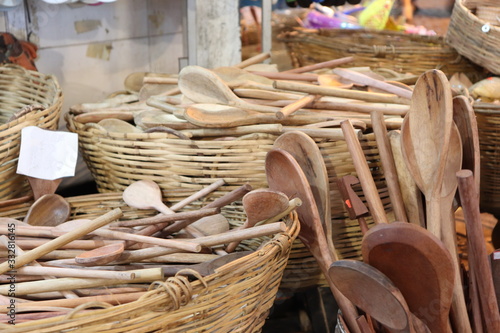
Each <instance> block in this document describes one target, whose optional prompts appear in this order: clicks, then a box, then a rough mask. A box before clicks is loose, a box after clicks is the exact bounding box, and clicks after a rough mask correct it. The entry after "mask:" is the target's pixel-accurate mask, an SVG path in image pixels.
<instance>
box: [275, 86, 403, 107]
mask: <svg viewBox="0 0 500 333" xmlns="http://www.w3.org/2000/svg"><path fill="white" fill-rule="evenodd" d="M273 86H274V88H276V89H284V90H291V91H300V92H305V93H309V94H315V95H323V96H334V97H342V98H352V99H357V100H361V101H367V102H373V103H393V104H409V103H410V101H409V100H408V99H406V98H401V97H399V96H397V95H393V94H381V93H372V92H366V91H357V90H349V89H339V88H333V87H320V86H316V85H312V84H303V83H296V82H289V81H274V83H273Z"/></svg>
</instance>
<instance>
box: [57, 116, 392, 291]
mask: <svg viewBox="0 0 500 333" xmlns="http://www.w3.org/2000/svg"><path fill="white" fill-rule="evenodd" d="M66 120H67V124H68V128H69V130H70V131H72V132H75V133H78V135H79V144H80V151H81V153H82V156H83V158H84V160H85V162H86V163H87V165H88V167H89V169H90V171H91V173H92V175H93V177H94V179H95V180H96V182H97V186H98V190H99V191H100V192H109V191H121V190H123V189H124V188H125V187H126V186H128V185H129V184H130V183H132V182H134V181H136V180H140V179H150V180H153V181H155V182H156V183H158V184H159V186H160V188H161V189H162V190H163V196H164V198H165V199H166V200H167V201H170V202H172V203H173V202H177V201H179V200H182V199H184V198H185V197H186V196H188V195H190V194H191V193H192V192H194V191H198V190H200V189H201V188H203V187H204V186H206V185H208V184H211V183H212V182H213V181H214V180H215V178H224V179H225V180H226V182H227V185H225V186H223V187H221V188H220V189H219V190H218V191H216V192H214V193H212V194H211V195H210V196H209V197H208V198H207V200H212V199H214V198H217V197H219V196H221V195H223V194H225V193H226V192H227V191H230V190H232V189H234V188H237V187H239V186H241V185H243V184H245V183H247V182H248V183H250V184H251V185H252V186H253V188H260V187H267V181H266V174H265V156H266V154H267V152H268V151H269V150H270V149H271V148H272V146H273V144H274V140H275V139H276V138H277V136H275V135H269V134H261V133H255V134H253V135H248V136H242V137H240V138H239V139H238V140H233V141H223V140H220V141H219V140H181V139H177V138H168V135H167V134H166V133H110V132H108V131H106V130H105V129H104V128H103V127H101V126H99V125H97V124H94V123H87V124H83V123H80V122H78V121H75V116H74V115H73V114H72V112H70V113H68V114H67V116H66ZM315 141H316V143H317V144H318V146H319V148H320V151H321V153H322V155H323V157H324V161H325V164H326V168H327V171H328V174H329V178H330V196H331V205H330V206H331V209H332V224H333V230H334V232H333V241H334V244H335V246H336V250H337V252H338V255H339V257H340V258H343V259H348V258H349V259H359V258H361V249H360V246H361V239H362V233H361V230H360V228H359V225H358V222H357V221H356V220H350V219H349V218H348V213H347V211H346V209H345V207H344V203H343V201H342V199H341V196H340V191H339V190H338V186H337V179H338V177H342V176H345V175H347V174H354V175H355V174H356V172H355V168H354V166H353V164H352V159H351V156H350V153H349V150H348V148H347V144H346V142H345V141H344V140H338V141H335V140H331V139H319V138H317V139H315ZM361 142H362V147H363V150H364V153H365V156H366V160H367V162H368V164H369V166H370V168H371V171H372V175H373V177H374V179H375V181H376V184H377V187H378V189H379V192H380V196H381V198H382V200H383V202H384V203H385V208H386V211H387V212H390V211H391V206H390V202H389V199H388V193H387V189H386V183H385V179H384V176H383V170H382V168H381V162H380V160H379V155H378V148H377V143H376V141H375V136H374V135H373V134H367V135H365V136H363V138H362V140H361ZM355 190H356V192H357V193H358V194H359V196H360V197H361V198H362V199H364V198H363V195H362V190H361V186H358V188H355ZM224 214H225V215H226V216H228V217H229V218H230V220H231V222H232V223H233V224H235V225H241V224H242V223H243V222H244V221H245V215H244V212H243V209H242V207H241V204H239V203H236V204H234V205H231V206H229V207H226V208H225V211H224ZM389 218H392V216H391V215H390V216H389ZM367 221H368V222H369V223H373V221H372V220H371V218H368V219H367ZM241 246H247V247H248V248H255V247H254V246H253V245H252V244H246V243H245V242H242V245H241ZM289 268H290V269H287V271H286V272H285V273H284V276H283V281H282V287H283V288H284V289H292V290H297V289H301V288H307V287H310V286H314V285H318V284H324V283H325V280H324V277H323V275H322V274H321V271H320V269H319V267H318V265H317V263H316V261H315V260H314V257H313V256H312V255H311V253H310V252H309V251H308V250H307V249H306V248H305V246H304V245H303V244H302V243H301V242H300V240H297V241H296V242H295V244H294V246H293V248H292V253H291V255H290V263H289Z"/></svg>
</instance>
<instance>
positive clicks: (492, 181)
mask: <svg viewBox="0 0 500 333" xmlns="http://www.w3.org/2000/svg"><path fill="white" fill-rule="evenodd" d="M473 107H474V111H475V113H476V119H477V127H478V128H479V148H480V150H481V184H480V202H481V209H482V210H484V211H487V212H489V213H492V214H495V215H497V216H498V215H499V214H500V150H499V149H498V147H500V105H498V104H492V103H474V105H473Z"/></svg>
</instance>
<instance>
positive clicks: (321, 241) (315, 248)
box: [266, 148, 360, 333]
mask: <svg viewBox="0 0 500 333" xmlns="http://www.w3.org/2000/svg"><path fill="white" fill-rule="evenodd" d="M266 176H267V181H268V184H269V187H270V188H271V189H274V190H277V191H281V192H283V193H285V194H286V195H288V196H289V197H298V198H300V199H301V200H302V201H303V202H304V204H303V205H301V206H300V207H298V208H297V213H298V215H299V219H300V222H301V228H300V233H299V238H300V240H301V241H302V242H303V243H304V245H305V246H306V247H307V248H308V249H309V251H311V253H312V255H313V256H314V258H315V259H316V261H317V262H318V265H319V267H320V269H321V271H322V272H323V274H324V275H325V278H326V280H327V281H328V285H329V286H330V289H331V291H332V293H333V295H334V297H335V300H336V301H337V304H338V305H339V307H340V309H341V310H342V313H343V315H344V318H345V319H346V321H347V322H348V324H349V329H350V331H351V332H356V333H360V330H359V328H358V324H357V322H356V318H357V317H358V314H357V311H356V308H355V307H354V306H353V304H352V303H351V302H350V301H349V300H348V299H347V298H346V297H345V296H344V295H342V293H341V292H340V291H339V290H338V289H337V287H336V286H335V285H334V284H333V282H332V281H331V279H330V278H329V275H328V268H329V266H330V265H331V263H333V262H334V258H335V257H334V254H333V253H332V252H331V251H330V248H329V246H328V243H327V242H326V237H325V233H324V232H323V226H322V225H321V218H320V216H319V213H318V208H317V206H316V202H315V200H314V196H313V194H312V192H311V187H310V186H309V183H308V181H307V178H306V176H305V175H304V172H303V171H302V169H301V167H300V165H299V164H298V163H297V161H296V160H295V159H294V158H293V156H292V155H291V154H290V153H288V152H286V151H285V150H282V149H276V148H275V149H272V150H270V151H269V152H268V153H267V156H266Z"/></svg>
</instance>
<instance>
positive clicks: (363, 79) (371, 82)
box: [333, 68, 412, 99]
mask: <svg viewBox="0 0 500 333" xmlns="http://www.w3.org/2000/svg"><path fill="white" fill-rule="evenodd" d="M333 72H334V73H335V74H337V75H339V76H341V77H343V78H345V79H348V80H351V81H353V82H355V83H359V84H366V85H367V86H371V87H375V88H378V89H381V90H385V91H387V92H389V93H392V94H394V95H398V96H400V97H403V98H406V99H411V96H412V92H411V91H409V90H406V89H403V88H400V87H398V86H395V85H392V84H390V83H387V82H384V81H380V80H377V79H374V78H372V77H369V76H368V75H364V74H362V73H358V72H356V71H353V70H350V69H347V68H335V69H334V70H333Z"/></svg>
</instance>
